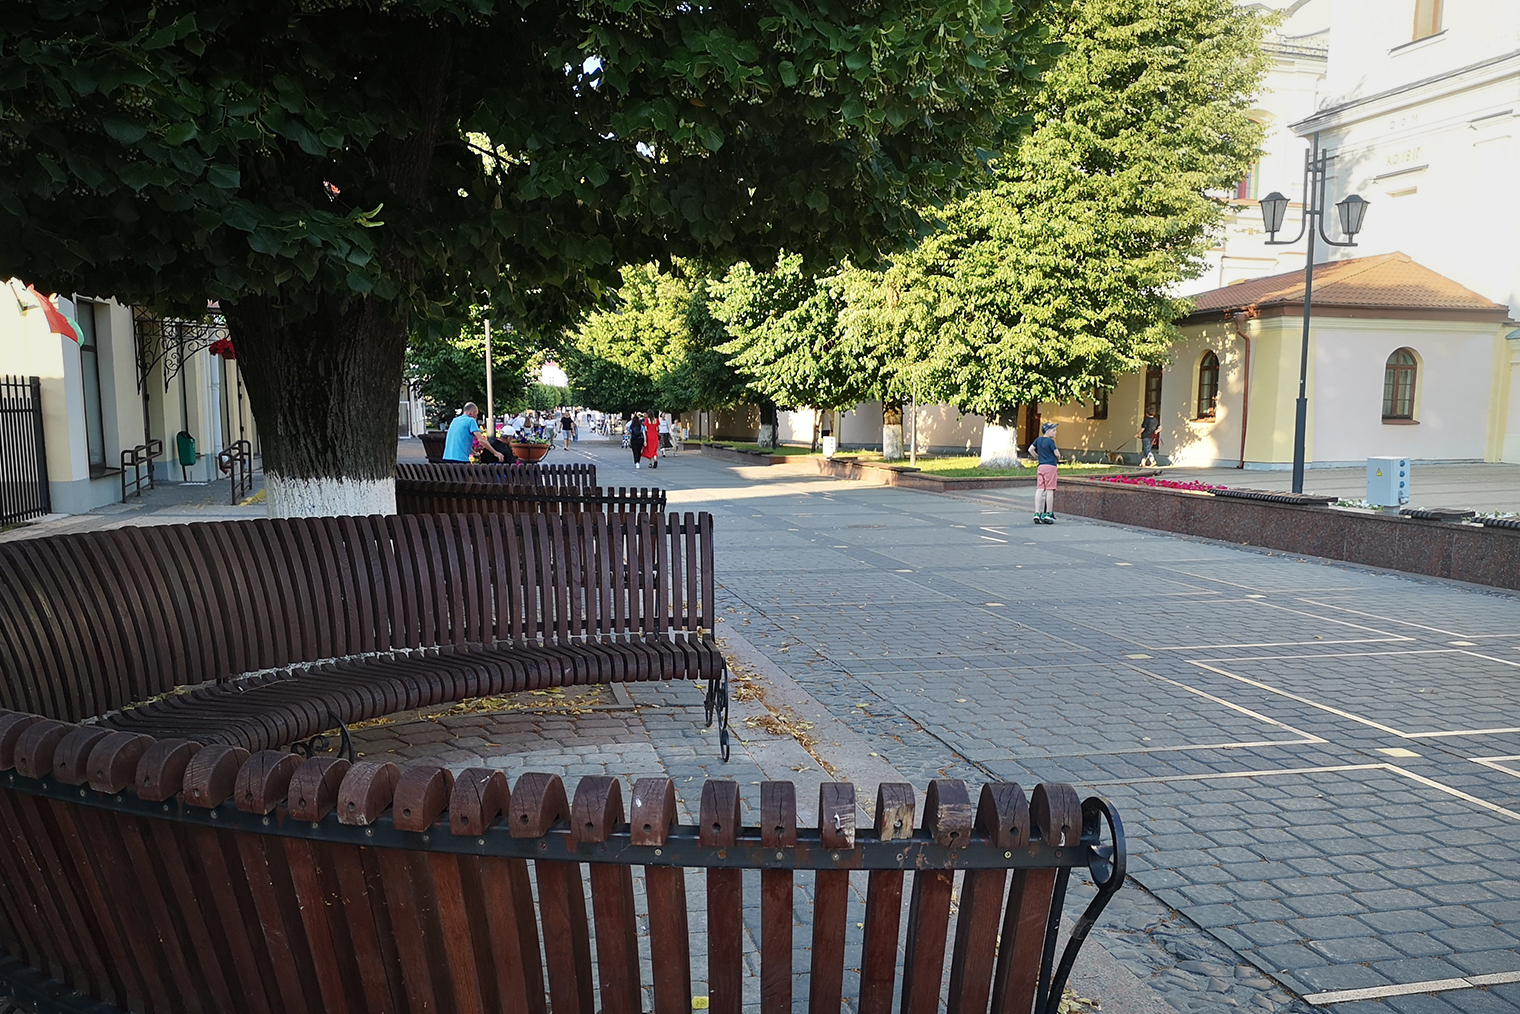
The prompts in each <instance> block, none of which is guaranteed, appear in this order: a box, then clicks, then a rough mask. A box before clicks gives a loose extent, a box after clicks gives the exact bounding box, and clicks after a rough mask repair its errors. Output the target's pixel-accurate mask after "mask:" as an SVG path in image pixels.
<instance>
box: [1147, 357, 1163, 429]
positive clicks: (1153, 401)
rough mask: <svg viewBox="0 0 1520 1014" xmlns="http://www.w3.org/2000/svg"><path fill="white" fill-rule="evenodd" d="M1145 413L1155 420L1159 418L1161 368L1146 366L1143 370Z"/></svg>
mask: <svg viewBox="0 0 1520 1014" xmlns="http://www.w3.org/2000/svg"><path fill="white" fill-rule="evenodd" d="M1145 411H1146V414H1148V415H1153V416H1155V417H1156V418H1158V419H1159V418H1160V417H1161V367H1159V366H1148V367H1146V370H1145Z"/></svg>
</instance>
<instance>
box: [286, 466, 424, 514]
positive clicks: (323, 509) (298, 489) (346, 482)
mask: <svg viewBox="0 0 1520 1014" xmlns="http://www.w3.org/2000/svg"><path fill="white" fill-rule="evenodd" d="M264 485H265V488H266V489H267V490H268V495H267V497H266V500H267V501H268V508H269V516H270V517H272V518H310V517H333V516H336V515H340V514H357V515H361V516H362V515H367V514H394V513H396V480H394V479H287V478H284V477H283V476H279V475H267V474H266V475H265V477H264Z"/></svg>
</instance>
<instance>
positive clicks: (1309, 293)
mask: <svg viewBox="0 0 1520 1014" xmlns="http://www.w3.org/2000/svg"><path fill="white" fill-rule="evenodd" d="M1334 157H1335V156H1333V155H1329V154H1326V153H1325V152H1322V151H1320V149H1319V134H1318V133H1316V134H1315V135H1314V138H1313V144H1312V147H1311V149H1310V150H1309V151H1306V152H1304V214H1303V219H1302V220H1301V221H1300V222H1299V226H1298V235H1297V236H1294V237H1293V238H1292V239H1284V240H1280V239H1278V238H1277V234H1278V233H1279V232H1281V231H1282V227H1283V219H1284V218H1285V217H1286V216H1287V213H1288V199H1287V198H1286V197H1284V196H1283V195H1282V194H1280V193H1278V192H1277V191H1275V190H1274V191H1273V192H1272V193H1270V194H1268V195H1267V196H1266V197H1263V198H1262V199H1261V201H1260V202H1259V203H1260V204H1261V219H1262V224H1263V225H1265V226H1266V231H1267V235H1268V236H1269V237H1270V238H1269V239H1268V240H1267V246H1289V245H1291V244H1294V243H1297V242H1298V241H1299V240H1300V239H1303V237H1304V235H1305V234H1308V237H1309V252H1308V256H1307V257H1305V258H1304V331H1303V339H1302V343H1301V347H1300V349H1299V358H1298V402H1297V405H1296V406H1295V412H1294V421H1293V492H1295V493H1302V492H1303V491H1304V445H1305V443H1306V436H1307V430H1308V424H1309V399H1308V394H1307V388H1308V382H1309V318H1310V315H1311V313H1312V309H1313V297H1314V238H1315V236H1316V235H1317V236H1318V237H1319V238H1320V239H1321V240H1323V241H1324V242H1325V244H1326V245H1327V246H1356V243H1355V242H1354V240H1355V238H1356V234H1357V233H1359V232H1361V231H1362V220H1363V219H1364V218H1366V217H1367V202H1366V201H1364V200H1363V199H1362V198H1361V196H1360V195H1358V194H1352V195H1351V196H1349V197H1347V198H1345V199H1344V200H1342V201H1340V202H1339V203H1338V204H1336V206H1335V210H1336V211H1337V212H1338V213H1339V215H1340V224H1341V231H1342V232H1344V233H1345V234H1346V239H1345V240H1344V241H1337V240H1333V239H1331V238H1330V237H1329V236H1328V235H1327V234H1326V233H1325V178H1326V175H1327V173H1328V170H1329V168H1330V162H1331V160H1332V159H1333V158H1334Z"/></svg>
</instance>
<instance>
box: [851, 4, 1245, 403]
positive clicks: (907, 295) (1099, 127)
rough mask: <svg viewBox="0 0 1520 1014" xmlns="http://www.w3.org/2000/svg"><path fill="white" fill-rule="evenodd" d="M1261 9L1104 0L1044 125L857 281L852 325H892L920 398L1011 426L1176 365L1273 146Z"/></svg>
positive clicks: (1051, 88) (1067, 60)
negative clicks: (1021, 416)
mask: <svg viewBox="0 0 1520 1014" xmlns="http://www.w3.org/2000/svg"><path fill="white" fill-rule="evenodd" d="M1261 30H1262V21H1261V19H1260V18H1259V17H1258V16H1257V15H1256V14H1255V13H1254V12H1251V11H1248V10H1245V9H1243V8H1239V7H1236V6H1235V5H1234V4H1233V3H1232V2H1231V0H1087V2H1085V3H1081V4H1073V5H1070V6H1069V7H1067V8H1064V9H1063V12H1062V15H1061V20H1060V23H1059V26H1058V31H1057V38H1058V40H1059V41H1060V42H1061V43H1062V44H1063V45H1064V47H1065V52H1064V54H1063V55H1062V56H1061V57H1060V58H1059V59H1058V61H1057V62H1056V65H1055V67H1054V68H1053V69H1052V70H1051V71H1050V72H1049V73H1048V74H1047V76H1046V79H1045V82H1044V86H1043V89H1042V91H1041V94H1040V97H1039V100H1038V101H1037V102H1036V103H1035V105H1034V108H1035V109H1036V110H1037V112H1036V114H1035V122H1034V126H1033V130H1032V131H1031V133H1030V134H1029V135H1028V136H1027V137H1026V138H1024V139H1023V140H1021V141H1019V142H1018V143H1016V144H1014V145H1012V146H1010V147H1009V149H1008V150H1007V151H1006V152H1005V153H1004V154H1003V156H1002V157H1001V158H999V159H998V160H997V162H996V163H995V165H994V167H993V168H994V173H993V175H994V180H993V182H992V184H991V185H990V186H988V187H987V188H985V189H983V190H980V191H977V192H975V193H972V194H971V195H969V196H967V197H965V198H964V199H962V200H959V201H956V202H953V203H951V204H950V205H949V206H947V207H946V208H945V209H944V211H943V213H942V222H943V226H942V228H941V229H940V230H938V231H936V232H934V233H932V234H931V235H929V236H928V237H927V238H926V239H925V240H924V241H923V242H922V243H921V244H919V245H918V246H917V247H916V248H914V249H912V250H911V251H909V252H907V253H905V254H904V255H902V256H900V257H898V258H896V259H895V261H894V263H893V264H892V266H891V267H890V268H889V269H888V270H887V271H886V273H885V277H884V279H883V282H882V284H881V285H880V286H877V287H875V288H871V287H866V288H864V289H862V290H860V291H859V298H858V300H857V301H856V302H854V303H853V304H852V307H851V309H850V313H849V315H848V316H849V321H848V326H850V327H855V328H861V329H865V330H874V331H877V332H879V333H882V334H886V335H892V336H895V337H896V338H897V340H898V341H900V343H901V345H902V347H903V351H904V356H903V359H902V370H901V378H902V381H903V383H904V384H905V385H916V387H917V390H918V392H919V396H920V397H921V398H925V399H929V398H933V399H938V400H942V401H947V402H950V403H951V404H954V405H956V406H958V407H959V408H960V409H961V410H963V411H967V412H977V413H982V414H984V415H987V416H989V417H990V418H992V419H994V420H1001V419H1002V417H1003V416H1004V415H1005V414H1006V413H1008V412H1009V411H1010V410H1012V409H1013V408H1014V407H1015V406H1017V405H1019V404H1026V403H1037V402H1040V401H1067V400H1076V399H1079V398H1084V397H1088V396H1090V395H1091V394H1092V393H1093V392H1094V391H1096V390H1101V389H1104V388H1107V387H1110V386H1112V383H1113V380H1114V377H1115V375H1116V374H1119V373H1123V372H1128V371H1132V370H1135V369H1138V368H1141V367H1142V366H1143V365H1144V364H1146V363H1149V362H1158V361H1160V360H1162V359H1163V358H1164V356H1165V350H1166V347H1167V344H1168V342H1169V341H1170V340H1171V339H1172V338H1173V337H1174V335H1175V332H1174V329H1173V327H1172V321H1173V320H1175V319H1176V318H1177V317H1178V316H1179V315H1180V314H1181V313H1183V312H1184V311H1185V309H1186V306H1187V303H1186V301H1185V300H1182V299H1179V298H1177V297H1175V296H1174V295H1172V293H1173V291H1174V289H1175V286H1176V285H1177V283H1179V282H1181V281H1182V280H1184V279H1186V278H1188V277H1191V276H1194V275H1196V273H1197V272H1198V271H1199V270H1200V269H1201V268H1202V264H1203V261H1202V255H1203V253H1204V250H1205V247H1206V244H1207V241H1208V238H1209V235H1210V233H1211V230H1212V229H1213V228H1215V227H1216V226H1217V225H1218V224H1219V223H1220V221H1221V219H1222V209H1223V202H1222V201H1221V200H1220V199H1219V198H1218V197H1217V196H1211V192H1213V193H1215V194H1217V193H1218V192H1221V191H1223V190H1225V189H1226V188H1227V187H1228V186H1230V185H1231V184H1232V183H1233V181H1235V180H1238V179H1239V178H1240V177H1241V176H1242V175H1243V174H1244V173H1245V172H1246V171H1247V169H1248V167H1249V165H1250V163H1251V162H1252V161H1253V160H1254V159H1255V158H1256V157H1257V155H1258V153H1259V151H1258V145H1259V141H1260V137H1261V128H1260V127H1259V126H1258V125H1257V124H1255V123H1253V122H1252V121H1251V120H1250V119H1249V118H1248V116H1247V115H1246V111H1247V109H1248V108H1249V105H1250V102H1251V99H1252V96H1253V95H1254V94H1255V92H1256V89H1257V86H1258V84H1259V81H1260V77H1261V73H1262V71H1263V69H1264V57H1263V55H1262V52H1261V49H1260V45H1259V41H1260V32H1261Z"/></svg>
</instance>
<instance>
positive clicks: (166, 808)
mask: <svg viewBox="0 0 1520 1014" xmlns="http://www.w3.org/2000/svg"><path fill="white" fill-rule="evenodd" d="M164 812H165V813H168V812H169V804H168V803H165V804H164Z"/></svg>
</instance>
